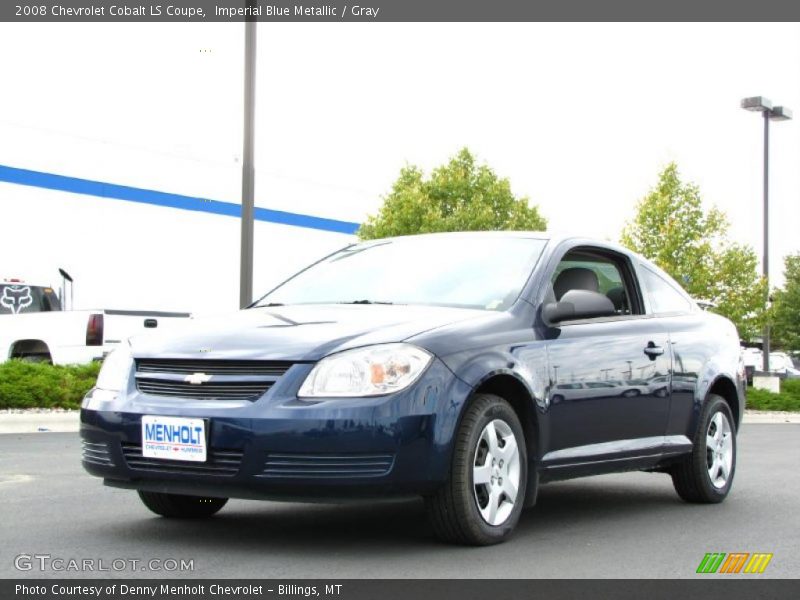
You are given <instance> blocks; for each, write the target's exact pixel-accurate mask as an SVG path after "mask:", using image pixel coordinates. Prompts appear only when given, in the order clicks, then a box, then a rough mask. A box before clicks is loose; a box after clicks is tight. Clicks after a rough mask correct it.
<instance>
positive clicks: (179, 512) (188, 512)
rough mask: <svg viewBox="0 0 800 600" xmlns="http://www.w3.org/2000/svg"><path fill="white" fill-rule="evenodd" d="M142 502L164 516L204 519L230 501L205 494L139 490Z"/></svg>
mask: <svg viewBox="0 0 800 600" xmlns="http://www.w3.org/2000/svg"><path fill="white" fill-rule="evenodd" d="M139 498H140V499H141V501H142V503H143V504H144V505H145V506H146V507H147V508H149V509H150V510H151V511H153V512H154V513H156V514H157V515H161V516H162V517H170V518H176V519H202V518H206V517H210V516H211V515H214V514H216V513H217V512H219V511H220V510H221V509H222V507H223V506H225V504H226V503H227V502H228V499H227V498H208V497H205V496H180V495H178V494H162V493H161V492H143V491H140V492H139Z"/></svg>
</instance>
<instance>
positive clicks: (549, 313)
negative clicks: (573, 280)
mask: <svg viewBox="0 0 800 600" xmlns="http://www.w3.org/2000/svg"><path fill="white" fill-rule="evenodd" d="M615 314H617V312H616V309H615V308H614V303H613V302H611V300H609V299H608V297H606V296H605V295H604V294H601V293H600V292H590V291H589V290H570V291H568V292H567V293H566V294H564V295H563V296H562V297H561V300H560V301H559V302H549V303H548V304H545V305H544V306H543V307H542V318H543V319H544V320H545V322H546V323H560V322H561V321H572V320H574V319H592V318H595V317H612V316H614V315H615Z"/></svg>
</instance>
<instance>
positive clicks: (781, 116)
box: [769, 106, 792, 121]
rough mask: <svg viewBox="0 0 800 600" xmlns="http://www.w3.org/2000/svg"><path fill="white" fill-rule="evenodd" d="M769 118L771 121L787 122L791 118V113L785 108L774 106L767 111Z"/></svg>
mask: <svg viewBox="0 0 800 600" xmlns="http://www.w3.org/2000/svg"><path fill="white" fill-rule="evenodd" d="M769 118H770V120H772V121H789V120H790V119H791V118H792V111H791V110H789V109H788V108H786V107H785V106H776V107H775V108H773V109H772V110H771V111H769Z"/></svg>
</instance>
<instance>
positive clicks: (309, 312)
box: [131, 304, 486, 361]
mask: <svg viewBox="0 0 800 600" xmlns="http://www.w3.org/2000/svg"><path fill="white" fill-rule="evenodd" d="M485 315H486V311H483V310H473V309H463V308H446V307H429V306H403V305H363V304H358V305H295V306H282V307H269V308H267V307H265V308H250V309H246V310H241V311H239V312H237V313H233V314H231V315H226V316H220V317H207V318H197V319H191V320H188V321H184V322H183V323H180V324H177V325H175V326H172V327H171V328H170V329H169V331H165V332H163V333H149V334H144V335H140V336H136V337H133V338H131V347H132V350H133V354H134V356H135V357H137V358H144V357H154V356H157V357H159V358H167V357H169V358H195V359H197V358H201V357H202V358H203V359H229V360H231V359H238V360H248V359H250V360H290V361H315V360H319V359H320V358H322V357H323V356H326V355H328V354H331V353H332V352H338V351H341V350H346V349H348V348H355V347H359V346H366V345H369V344H383V343H389V342H401V341H403V340H405V339H408V338H409V337H412V336H415V335H418V334H420V333H423V332H425V331H430V330H431V329H435V328H437V327H442V326H444V325H449V324H452V323H455V322H457V321H464V320H468V319H474V318H478V317H481V316H485Z"/></svg>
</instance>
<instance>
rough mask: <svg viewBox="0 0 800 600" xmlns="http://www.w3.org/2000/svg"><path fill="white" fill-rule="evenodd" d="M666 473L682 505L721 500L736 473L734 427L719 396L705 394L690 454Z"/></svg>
mask: <svg viewBox="0 0 800 600" xmlns="http://www.w3.org/2000/svg"><path fill="white" fill-rule="evenodd" d="M670 473H671V475H672V483H673V485H674V486H675V491H676V492H678V495H679V496H680V497H681V498H683V499H684V500H685V501H686V502H694V503H703V504H716V503H719V502H722V501H723V500H725V498H726V496H727V495H728V493H729V492H730V490H731V485H732V484H733V476H734V474H735V473H736V425H735V421H734V420H733V415H732V414H731V409H730V407H729V406H728V403H727V402H725V399H724V398H722V396H717V395H716V394H711V395H709V397H708V400H706V403H705V406H704V407H703V410H702V412H701V414H700V423H699V426H698V428H697V433H696V434H695V437H694V447H693V449H692V453H691V454H690V455H688V456H687V457H685V458H684V459H682V460H681V462H679V463H678V464H676V465H674V466H673V467H672V469H671V471H670Z"/></svg>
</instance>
